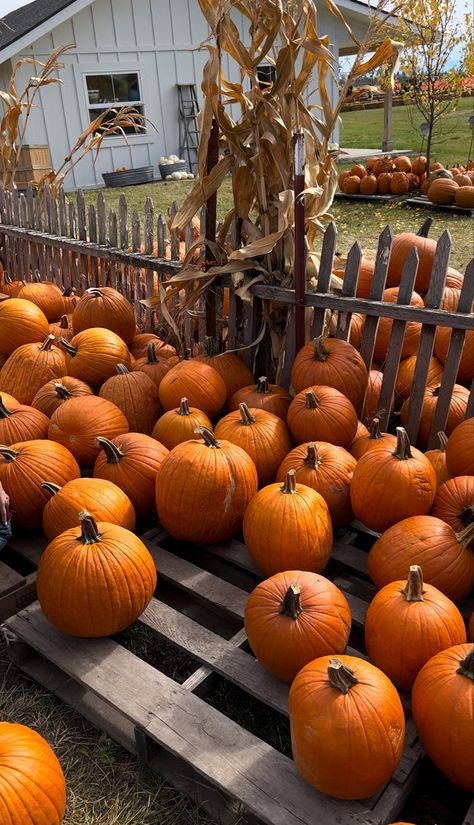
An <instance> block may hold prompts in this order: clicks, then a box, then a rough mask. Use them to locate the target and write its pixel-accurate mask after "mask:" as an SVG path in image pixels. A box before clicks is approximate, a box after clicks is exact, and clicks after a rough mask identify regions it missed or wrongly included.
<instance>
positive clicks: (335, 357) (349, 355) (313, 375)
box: [291, 336, 368, 406]
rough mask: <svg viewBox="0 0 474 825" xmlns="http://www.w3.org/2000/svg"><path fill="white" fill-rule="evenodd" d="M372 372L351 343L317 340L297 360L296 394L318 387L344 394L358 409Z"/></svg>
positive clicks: (292, 373)
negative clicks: (308, 388)
mask: <svg viewBox="0 0 474 825" xmlns="http://www.w3.org/2000/svg"><path fill="white" fill-rule="evenodd" d="M367 381H368V373H367V367H366V366H365V364H364V362H363V360H362V358H361V356H360V355H359V353H358V352H357V350H356V349H355V348H354V347H353V346H352V344H348V343H347V341H340V340H339V339H338V338H323V337H322V336H321V337H319V338H315V339H314V341H310V342H309V343H308V344H305V346H304V347H303V349H302V350H300V351H299V353H298V355H297V356H296V358H295V361H294V364H293V368H292V370H291V383H292V384H293V387H294V390H295V392H296V393H298V392H301V390H304V389H306V388H307V387H312V386H314V385H316V384H318V385H324V386H326V387H333V388H334V389H336V390H339V392H342V393H343V394H344V395H345V396H346V398H348V399H349V401H351V402H352V404H353V405H354V406H357V404H358V403H359V401H361V400H362V398H363V397H364V393H365V389H366V387H367Z"/></svg>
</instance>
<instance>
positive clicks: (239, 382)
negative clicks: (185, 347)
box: [196, 352, 254, 401]
mask: <svg viewBox="0 0 474 825" xmlns="http://www.w3.org/2000/svg"><path fill="white" fill-rule="evenodd" d="M196 361H203V362H204V363H205V364H209V366H210V367H212V368H213V369H215V370H216V372H218V373H219V375H220V376H221V378H222V380H223V381H224V384H225V386H226V398H227V401H229V399H230V398H232V396H233V394H234V393H235V392H237V390H240V389H242V387H247V386H248V385H249V384H251V383H252V382H253V380H254V379H253V375H252V373H251V372H250V370H249V368H248V367H246V366H245V364H244V362H243V361H242V359H241V358H239V357H238V356H237V355H232V353H230V352H223V353H221V354H220V355H198V356H197V358H196Z"/></svg>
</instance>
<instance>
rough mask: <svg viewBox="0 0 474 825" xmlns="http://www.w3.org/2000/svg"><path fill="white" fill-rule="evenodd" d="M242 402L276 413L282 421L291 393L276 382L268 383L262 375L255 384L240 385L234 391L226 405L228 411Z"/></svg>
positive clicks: (235, 408)
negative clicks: (238, 388)
mask: <svg viewBox="0 0 474 825" xmlns="http://www.w3.org/2000/svg"><path fill="white" fill-rule="evenodd" d="M242 402H244V403H245V404H247V406H248V407H257V408H258V409H262V410H266V411H267V412H270V413H273V415H277V416H278V418H281V419H282V420H283V421H286V417H287V415H288V407H289V406H290V403H291V395H290V393H289V392H288V390H285V389H284V387H279V386H278V385H277V384H269V383H268V378H267V377H266V376H265V375H263V376H261V377H260V378H259V379H258V381H257V386H255V384H250V385H249V386H248V387H242V388H241V389H240V390H237V391H236V392H234V394H233V396H232V397H231V399H230V400H229V402H228V404H227V407H228V409H229V410H230V411H232V410H238V409H239V404H241V403H242Z"/></svg>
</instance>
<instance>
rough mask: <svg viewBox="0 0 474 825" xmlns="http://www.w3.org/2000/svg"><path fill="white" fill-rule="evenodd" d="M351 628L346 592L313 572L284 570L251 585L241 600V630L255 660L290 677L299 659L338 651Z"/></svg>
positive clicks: (284, 678) (276, 673) (285, 679)
mask: <svg viewBox="0 0 474 825" xmlns="http://www.w3.org/2000/svg"><path fill="white" fill-rule="evenodd" d="M350 630H351V613H350V609H349V605H348V603H347V599H346V597H345V596H344V595H343V593H342V592H341V591H340V590H339V588H338V587H336V585H335V584H333V583H332V582H331V581H329V579H326V578H324V576H321V575H318V574H316V573H308V572H303V571H301V570H287V571H285V572H284V573H277V574H276V575H275V576H272V577H271V578H269V579H266V580H265V581H263V582H260V584H258V585H257V587H256V588H255V590H253V591H252V593H250V595H249V597H248V599H247V603H246V605H245V631H246V633H247V638H248V640H249V643H250V646H251V648H252V650H253V652H254V654H255V656H256V657H257V659H258V660H259V662H260V664H262V665H263V667H264V668H265V669H266V670H268V671H269V673H271V674H272V675H273V676H276V678H277V679H281V680H282V681H283V682H290V683H291V682H292V681H293V679H294V678H295V676H296V674H297V673H298V671H300V670H301V668H302V667H304V665H306V664H308V662H311V661H312V660H313V659H316V658H317V657H318V656H324V654H326V653H333V654H334V653H344V651H345V649H346V646H347V642H348V639H349V633H350Z"/></svg>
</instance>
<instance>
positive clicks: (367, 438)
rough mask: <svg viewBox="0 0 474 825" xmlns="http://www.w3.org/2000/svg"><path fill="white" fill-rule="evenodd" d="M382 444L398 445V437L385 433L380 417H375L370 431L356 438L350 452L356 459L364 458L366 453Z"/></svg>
mask: <svg viewBox="0 0 474 825" xmlns="http://www.w3.org/2000/svg"><path fill="white" fill-rule="evenodd" d="M380 444H385V445H388V446H389V447H390V446H392V447H394V448H395V447H396V446H397V438H396V436H395V435H392V434H391V433H383V432H381V430H380V419H378V418H374V419H373V420H372V423H371V425H370V432H367V434H363V435H361V436H360V437H359V438H355V439H354V441H353V442H352V444H351V445H350V447H349V452H350V453H351V455H352V456H353V457H354V458H355V459H356V461H358V460H359V458H362V456H363V455H365V453H367V452H370V450H372V449H374V448H376V447H378V446H380Z"/></svg>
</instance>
